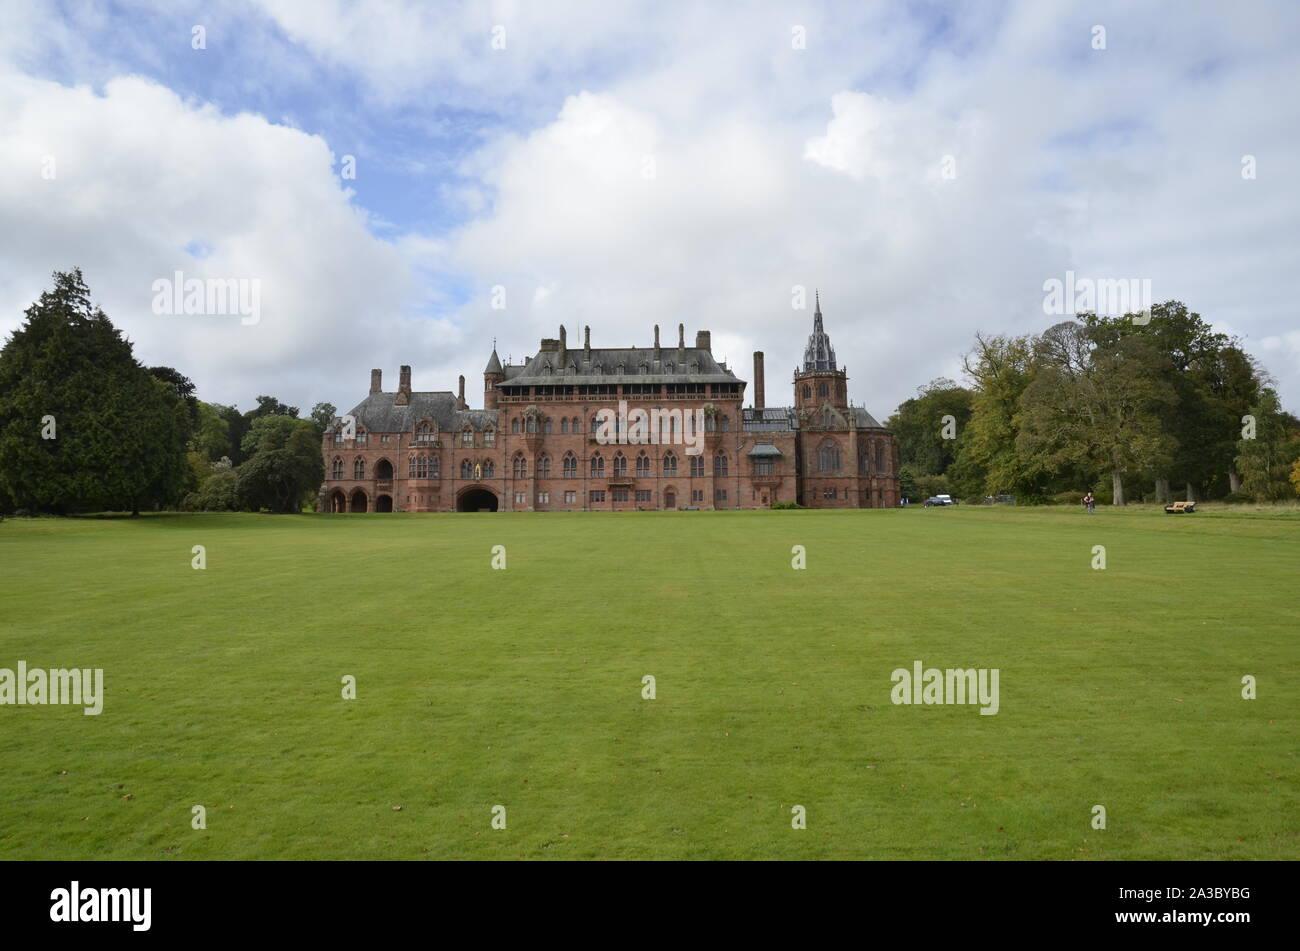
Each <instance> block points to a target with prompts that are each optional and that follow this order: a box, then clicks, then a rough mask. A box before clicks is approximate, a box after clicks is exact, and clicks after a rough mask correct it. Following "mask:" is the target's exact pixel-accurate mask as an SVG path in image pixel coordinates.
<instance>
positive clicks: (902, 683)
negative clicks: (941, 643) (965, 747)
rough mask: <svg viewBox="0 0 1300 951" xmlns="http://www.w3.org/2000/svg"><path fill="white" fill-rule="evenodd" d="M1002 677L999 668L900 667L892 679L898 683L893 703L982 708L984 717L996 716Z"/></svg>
mask: <svg viewBox="0 0 1300 951" xmlns="http://www.w3.org/2000/svg"><path fill="white" fill-rule="evenodd" d="M1000 674H1001V670H999V669H998V668H997V667H993V668H988V667H980V668H978V669H977V668H973V667H972V668H966V669H961V668H952V667H949V668H948V669H946V670H940V669H939V668H938V667H926V668H924V669H922V665H921V662H920V661H919V660H918V661H916V662H915V663H914V664H912V669H911V670H908V669H907V668H906V667H899V668H898V669H897V670H895V671H894V672H893V673H892V674H890V675H889V679H890V680H892V681H893V682H894V686H893V689H891V690H890V691H889V699H890V700H892V701H893V702H894V703H895V704H922V703H923V704H954V703H957V704H960V703H970V704H979V706H980V715H981V716H993V715H995V714H996V713H997V712H998V707H999V699H998V677H999V675H1000Z"/></svg>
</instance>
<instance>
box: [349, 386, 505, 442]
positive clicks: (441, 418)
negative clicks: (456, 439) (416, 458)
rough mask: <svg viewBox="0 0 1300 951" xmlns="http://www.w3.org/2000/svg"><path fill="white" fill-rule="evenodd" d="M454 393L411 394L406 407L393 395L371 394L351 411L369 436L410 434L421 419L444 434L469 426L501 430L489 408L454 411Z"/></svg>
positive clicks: (497, 415) (479, 429) (479, 428)
mask: <svg viewBox="0 0 1300 951" xmlns="http://www.w3.org/2000/svg"><path fill="white" fill-rule="evenodd" d="M457 404H458V401H457V399H456V394H455V393H450V392H433V393H412V394H411V400H410V402H409V403H408V404H407V405H405V406H398V405H397V394H396V393H371V394H370V395H369V396H367V397H366V398H365V399H364V400H362V401H361V402H360V403H358V404H357V405H356V406H355V407H353V408H352V411H351V415H353V416H355V417H356V420H357V428H358V429H364V430H365V431H366V432H370V433H405V432H411V431H412V430H413V429H414V428H415V424H416V423H418V422H419V421H420V420H422V419H431V420H433V421H434V422H436V423H437V424H438V428H439V429H440V430H443V431H448V430H450V431H457V432H458V431H459V430H461V429H462V428H464V426H465V425H466V424H467V423H468V424H469V425H470V426H472V427H473V428H474V429H475V430H476V431H479V432H481V431H482V430H483V429H485V428H486V427H487V426H488V425H489V424H491V425H492V427H493V428H494V429H500V424H499V418H500V417H499V414H498V412H497V411H496V410H489V409H457Z"/></svg>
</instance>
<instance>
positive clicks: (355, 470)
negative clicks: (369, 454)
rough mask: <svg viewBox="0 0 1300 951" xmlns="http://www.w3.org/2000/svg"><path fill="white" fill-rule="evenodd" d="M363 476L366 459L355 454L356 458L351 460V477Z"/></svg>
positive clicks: (359, 477) (360, 477) (364, 474)
mask: <svg viewBox="0 0 1300 951" xmlns="http://www.w3.org/2000/svg"><path fill="white" fill-rule="evenodd" d="M365 477H366V460H364V459H362V458H361V457H360V456H357V458H356V459H354V460H353V461H352V478H354V479H364V478H365Z"/></svg>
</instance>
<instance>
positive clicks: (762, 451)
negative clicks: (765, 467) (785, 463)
mask: <svg viewBox="0 0 1300 951" xmlns="http://www.w3.org/2000/svg"><path fill="white" fill-rule="evenodd" d="M745 455H747V456H759V457H766V456H780V455H783V453H782V452H781V450H780V449H777V448H776V446H773V445H772V444H771V443H770V442H756V443H754V448H753V449H751V450H749V452H747V453H746V454H745Z"/></svg>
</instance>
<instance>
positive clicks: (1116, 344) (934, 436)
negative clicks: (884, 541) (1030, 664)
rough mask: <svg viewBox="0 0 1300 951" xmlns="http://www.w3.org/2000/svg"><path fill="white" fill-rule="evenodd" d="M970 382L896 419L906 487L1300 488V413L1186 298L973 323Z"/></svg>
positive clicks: (1111, 491)
mask: <svg viewBox="0 0 1300 951" xmlns="http://www.w3.org/2000/svg"><path fill="white" fill-rule="evenodd" d="M963 369H964V371H965V374H966V376H967V377H968V378H969V380H970V381H971V385H970V386H963V385H959V384H958V383H956V382H954V381H953V380H949V379H946V378H941V379H937V380H933V381H931V382H930V383H929V384H927V385H926V386H923V387H921V388H920V389H919V390H918V394H917V396H915V397H914V398H912V399H909V400H907V401H905V402H904V403H903V404H902V405H901V406H899V408H898V410H897V411H896V412H895V413H894V415H893V416H891V417H890V418H889V419H888V420H887V421H886V426H888V427H889V428H890V429H892V430H893V432H894V435H895V438H896V439H897V441H898V448H899V462H900V469H901V476H902V479H903V483H904V485H903V492H904V494H905V495H907V496H908V497H910V498H913V499H915V498H918V497H925V496H928V495H933V494H937V493H940V492H948V493H950V494H953V495H955V496H957V497H960V498H965V499H968V500H974V501H978V500H980V499H983V498H986V497H988V496H997V495H1011V496H1014V497H1016V499H1017V501H1019V502H1022V503H1030V504H1033V503H1044V502H1051V501H1057V502H1070V501H1077V499H1078V498H1080V497H1081V496H1082V494H1083V493H1084V492H1086V491H1092V492H1093V493H1094V494H1095V495H1096V497H1097V499H1098V501H1101V502H1103V503H1113V504H1116V505H1123V504H1125V503H1126V502H1128V501H1144V500H1145V501H1152V502H1168V501H1171V500H1172V499H1173V496H1174V495H1175V494H1181V495H1184V496H1185V497H1186V498H1187V499H1188V500H1189V501H1197V500H1202V499H1225V500H1228V501H1241V502H1246V501H1256V502H1270V501H1277V500H1281V499H1285V498H1291V499H1294V498H1295V497H1296V495H1297V493H1300V419H1297V418H1296V417H1295V416H1294V415H1292V414H1291V413H1288V412H1286V411H1285V410H1284V409H1283V408H1282V406H1281V403H1280V401H1279V399H1278V395H1277V391H1276V388H1275V386H1274V383H1273V381H1272V380H1271V378H1270V377H1269V375H1268V373H1267V371H1266V370H1265V369H1264V368H1263V367H1262V366H1261V365H1260V364H1259V363H1258V361H1256V360H1255V359H1254V358H1253V357H1251V356H1250V355H1249V354H1247V353H1246V352H1245V351H1244V350H1243V349H1242V348H1241V346H1240V341H1239V340H1237V339H1236V338H1232V337H1229V336H1227V335H1225V334H1222V333H1216V332H1214V330H1213V329H1212V328H1211V327H1210V325H1209V324H1208V323H1207V322H1206V321H1205V320H1204V319H1203V318H1202V317H1201V316H1200V315H1199V314H1197V313H1194V312H1191V311H1189V310H1188V309H1187V307H1186V306H1185V305H1184V304H1182V303H1181V302H1178V301H1168V302H1166V303H1164V304H1159V305H1156V306H1154V307H1152V309H1151V311H1150V312H1149V314H1141V315H1135V314H1126V315H1125V316H1123V317H1106V316H1097V315H1096V314H1092V313H1086V314H1079V315H1078V316H1077V317H1076V318H1075V319H1073V320H1067V321H1062V322H1061V323H1058V324H1055V325H1053V326H1051V327H1048V328H1047V329H1046V330H1044V331H1043V332H1042V333H1041V334H1026V335H1022V336H1004V335H984V334H977V335H976V338H975V345H974V347H973V348H972V349H971V350H970V351H969V352H968V353H967V354H966V355H965V356H964V357H963Z"/></svg>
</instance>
